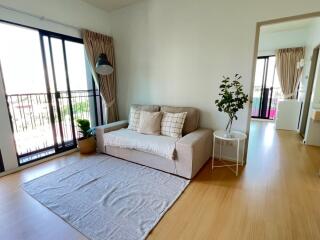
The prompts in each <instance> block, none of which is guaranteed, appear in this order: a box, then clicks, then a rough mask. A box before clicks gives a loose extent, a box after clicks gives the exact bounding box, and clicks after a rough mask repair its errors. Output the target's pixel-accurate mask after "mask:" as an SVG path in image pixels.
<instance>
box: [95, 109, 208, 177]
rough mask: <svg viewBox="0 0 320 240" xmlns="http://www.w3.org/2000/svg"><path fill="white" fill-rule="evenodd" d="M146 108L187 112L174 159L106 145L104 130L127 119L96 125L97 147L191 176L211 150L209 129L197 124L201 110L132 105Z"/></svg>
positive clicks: (168, 170)
mask: <svg viewBox="0 0 320 240" xmlns="http://www.w3.org/2000/svg"><path fill="white" fill-rule="evenodd" d="M133 106H134V107H136V108H140V109H141V110H145V111H165V112H187V117H186V120H185V123H184V127H183V137H182V138H180V139H178V140H177V142H176V156H177V157H176V159H174V160H172V159H167V158H164V157H161V156H157V155H154V154H150V153H146V152H142V151H138V150H133V149H126V148H120V147H114V146H108V145H106V144H105V143H104V134H106V133H108V132H110V131H116V130H119V129H121V128H126V127H127V126H128V121H126V120H124V121H119V122H115V123H111V124H107V125H103V126H99V127H97V128H96V137H97V150H98V152H100V153H106V154H108V155H112V156H115V157H118V158H121V159H125V160H128V161H131V162H135V163H138V164H142V165H145V166H148V167H152V168H155V169H159V170H162V171H165V172H168V173H173V174H176V175H179V176H182V177H185V178H188V179H191V178H193V177H194V176H195V175H196V174H197V172H198V171H199V170H200V168H201V167H202V166H203V165H204V164H205V163H206V161H207V160H208V159H209V158H210V157H211V154H212V130H211V129H204V128H199V119H200V112H199V110H198V109H195V108H191V107H171V106H157V105H133Z"/></svg>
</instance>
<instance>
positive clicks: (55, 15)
mask: <svg viewBox="0 0 320 240" xmlns="http://www.w3.org/2000/svg"><path fill="white" fill-rule="evenodd" d="M0 5H5V6H7V7H10V8H15V9H17V10H20V11H24V12H28V13H31V14H33V15H37V16H44V17H45V18H46V19H51V20H54V21H58V22H63V23H65V24H68V25H72V26H75V27H76V28H72V27H66V26H62V25H59V24H55V23H52V22H50V21H46V20H40V19H39V18H35V17H32V16H29V15H25V14H21V13H16V12H13V11H10V10H7V9H4V8H2V7H1V6H0V19H1V20H7V21H12V22H16V23H20V24H24V25H28V26H32V27H37V28H41V29H45V30H49V31H53V32H58V33H63V34H67V35H71V36H75V37H80V30H79V29H81V28H86V29H90V30H93V31H97V32H101V33H105V34H109V33H110V24H109V16H108V14H107V13H106V12H104V11H102V10H100V9H98V8H95V7H93V6H91V5H89V4H87V3H85V2H82V1H80V0H67V1H64V0H55V1H49V0H28V1H24V0H19V1H18V0H15V1H13V0H10V1H9V0H0ZM77 28H79V29H77ZM0 132H1V138H0V148H1V151H2V154H3V160H4V165H5V170H6V171H8V170H12V169H14V168H17V167H18V162H17V158H16V153H15V148H14V142H13V136H12V133H11V127H10V122H9V117H8V111H7V105H6V100H5V95H4V89H3V83H2V81H1V82H0Z"/></svg>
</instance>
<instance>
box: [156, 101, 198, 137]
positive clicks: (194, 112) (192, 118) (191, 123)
mask: <svg viewBox="0 0 320 240" xmlns="http://www.w3.org/2000/svg"><path fill="white" fill-rule="evenodd" d="M161 111H162V112H170V113H181V112H187V117H186V120H185V122H184V126H183V129H182V134H183V135H186V134H188V133H191V132H193V131H195V130H196V129H198V128H199V120H200V111H199V110H198V109H196V108H193V107H172V106H161Z"/></svg>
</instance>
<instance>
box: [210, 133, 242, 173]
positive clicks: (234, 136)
mask: <svg viewBox="0 0 320 240" xmlns="http://www.w3.org/2000/svg"><path fill="white" fill-rule="evenodd" d="M216 139H219V140H220V144H219V145H220V148H219V151H220V154H219V161H221V162H223V163H224V164H223V165H215V164H214V163H215V160H214V152H215V145H216ZM246 139H247V135H246V134H244V133H243V132H240V131H231V137H227V136H226V131H224V130H218V131H215V132H214V133H213V153H212V170H213V169H214V168H216V167H228V168H229V169H230V170H231V171H232V172H234V173H235V174H236V176H238V172H239V165H240V164H241V166H243V156H242V158H241V163H240V143H241V142H242V141H244V143H243V151H244V147H245V141H246ZM223 141H231V142H236V143H237V161H236V163H234V164H228V163H226V162H225V161H223V160H222V151H223V147H222V145H223V144H222V143H223ZM232 167H235V168H236V169H235V170H234V169H233V168H232Z"/></svg>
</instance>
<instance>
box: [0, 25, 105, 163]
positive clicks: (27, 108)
mask: <svg viewBox="0 0 320 240" xmlns="http://www.w3.org/2000/svg"><path fill="white" fill-rule="evenodd" d="M0 34H1V36H3V37H2V38H1V40H0V48H1V49H0V59H1V65H2V70H3V79H4V86H5V92H6V98H7V104H8V109H9V114H10V121H11V126H12V131H13V134H14V139H15V143H16V150H17V156H18V160H19V165H24V164H26V163H30V162H33V161H36V160H39V159H41V158H44V157H47V156H50V155H54V154H57V153H61V152H64V151H68V150H70V149H73V148H75V147H76V146H77V141H76V139H77V137H78V131H77V128H76V126H75V120H76V119H79V118H81V119H83V118H84V119H88V120H90V122H91V123H92V125H93V126H96V125H100V124H102V123H103V113H102V111H101V108H100V107H98V106H101V105H102V99H101V97H100V94H99V90H98V89H97V88H96V86H95V83H94V81H93V78H92V75H91V72H90V69H89V65H88V63H87V62H86V58H85V53H84V46H83V42H82V39H78V38H74V37H70V36H65V35H61V34H58V33H53V32H48V31H44V30H40V29H33V28H29V27H25V26H19V25H15V24H11V23H2V22H1V23H0Z"/></svg>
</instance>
